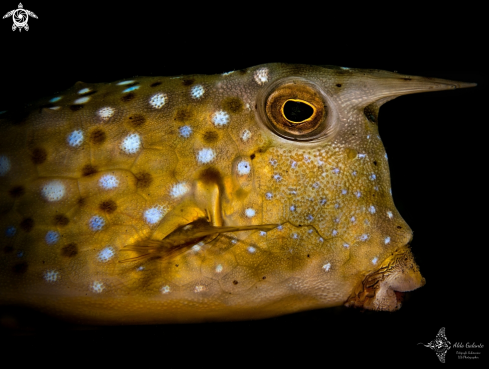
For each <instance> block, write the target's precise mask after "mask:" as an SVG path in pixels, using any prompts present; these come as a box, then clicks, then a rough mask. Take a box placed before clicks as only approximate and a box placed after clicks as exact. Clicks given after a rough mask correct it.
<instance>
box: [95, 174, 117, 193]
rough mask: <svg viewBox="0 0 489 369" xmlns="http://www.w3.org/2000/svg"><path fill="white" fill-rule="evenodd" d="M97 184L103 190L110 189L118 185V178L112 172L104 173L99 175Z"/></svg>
mask: <svg viewBox="0 0 489 369" xmlns="http://www.w3.org/2000/svg"><path fill="white" fill-rule="evenodd" d="M98 184H99V186H100V187H102V188H103V189H104V190H111V189H113V188H116V187H117V186H119V180H118V179H117V178H116V177H115V176H113V175H112V174H106V175H104V176H102V177H100V179H99V181H98Z"/></svg>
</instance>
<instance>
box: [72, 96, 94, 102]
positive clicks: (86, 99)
mask: <svg viewBox="0 0 489 369" xmlns="http://www.w3.org/2000/svg"><path fill="white" fill-rule="evenodd" d="M89 100H90V96H85V97H80V98H79V99H76V100H75V101H73V104H85V103H86V102H87V101H89Z"/></svg>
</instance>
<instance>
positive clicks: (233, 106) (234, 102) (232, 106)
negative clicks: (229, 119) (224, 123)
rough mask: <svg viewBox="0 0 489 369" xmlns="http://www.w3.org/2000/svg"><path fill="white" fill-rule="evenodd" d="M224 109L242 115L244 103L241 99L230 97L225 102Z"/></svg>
mask: <svg viewBox="0 0 489 369" xmlns="http://www.w3.org/2000/svg"><path fill="white" fill-rule="evenodd" d="M222 107H223V109H224V110H226V111H229V112H231V113H235V114H236V113H241V111H243V102H242V101H241V99H240V98H239V97H228V98H226V99H224V100H223V102H222Z"/></svg>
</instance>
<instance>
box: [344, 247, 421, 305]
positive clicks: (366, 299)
mask: <svg viewBox="0 0 489 369" xmlns="http://www.w3.org/2000/svg"><path fill="white" fill-rule="evenodd" d="M425 284H426V279H425V278H424V277H423V276H422V275H421V273H420V272H419V267H418V265H417V264H416V262H415V261H414V257H413V255H412V253H411V250H410V248H409V245H406V246H405V247H403V248H402V249H400V250H397V251H396V252H395V253H394V254H393V255H392V256H390V257H389V258H387V259H386V260H385V261H384V262H383V263H382V264H381V265H380V267H379V268H378V269H376V270H374V271H373V272H371V273H369V274H367V275H366V276H365V277H364V278H363V280H362V281H361V283H359V284H358V285H357V286H355V288H354V290H353V292H352V294H351V295H350V296H349V297H348V299H347V301H346V302H345V306H348V307H356V308H362V309H368V310H378V311H396V310H399V309H400V308H401V306H402V304H403V302H404V300H405V297H406V292H408V291H413V290H415V289H417V288H420V287H422V286H424V285H425Z"/></svg>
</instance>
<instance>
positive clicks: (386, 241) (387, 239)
mask: <svg viewBox="0 0 489 369" xmlns="http://www.w3.org/2000/svg"><path fill="white" fill-rule="evenodd" d="M384 242H385V244H386V245H387V244H388V243H389V242H391V238H390V237H386V238H385V240H384Z"/></svg>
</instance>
